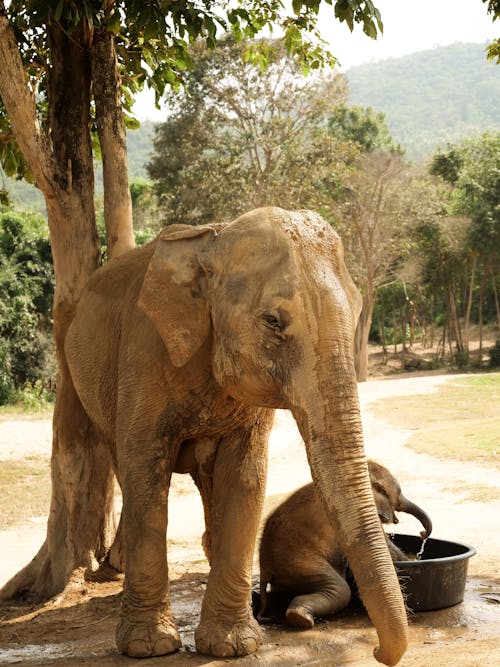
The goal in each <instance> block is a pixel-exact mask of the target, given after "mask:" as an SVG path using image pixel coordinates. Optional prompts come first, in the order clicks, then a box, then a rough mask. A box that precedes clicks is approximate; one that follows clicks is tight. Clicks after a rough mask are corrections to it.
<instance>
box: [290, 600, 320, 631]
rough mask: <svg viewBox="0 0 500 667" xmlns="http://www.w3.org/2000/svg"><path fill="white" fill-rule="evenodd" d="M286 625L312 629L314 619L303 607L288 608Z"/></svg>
mask: <svg viewBox="0 0 500 667" xmlns="http://www.w3.org/2000/svg"><path fill="white" fill-rule="evenodd" d="M286 624H287V625H291V626H292V627H293V628H302V629H303V630H309V629H311V628H313V627H314V617H313V615H312V614H311V612H310V611H309V609H306V608H305V607H302V606H297V607H289V608H288V609H287V610H286Z"/></svg>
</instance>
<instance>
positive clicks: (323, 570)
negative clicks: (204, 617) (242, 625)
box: [258, 460, 432, 628]
mask: <svg viewBox="0 0 500 667" xmlns="http://www.w3.org/2000/svg"><path fill="white" fill-rule="evenodd" d="M368 471H369V474H370V482H371V485H372V489H373V497H374V500H375V505H376V507H377V511H378V515H379V517H380V521H381V522H382V523H398V519H397V516H396V514H395V512H398V511H399V512H407V513H408V514H413V515H414V516H416V517H417V518H418V519H419V520H420V521H421V523H422V525H423V527H424V530H423V531H422V537H429V535H430V534H431V531H432V523H431V520H430V518H429V517H428V516H427V514H426V513H425V512H424V510H422V509H421V508H420V507H418V506H417V505H415V503H413V502H411V501H409V500H408V499H407V498H405V496H404V495H403V494H402V492H401V487H400V485H399V482H398V481H397V480H396V478H395V477H394V476H393V475H392V474H391V473H390V471H389V470H388V469H387V468H385V467H384V466H382V465H380V464H379V463H376V462H375V461H371V460H370V461H368ZM387 543H388V547H389V551H390V554H391V557H392V559H393V560H395V561H398V560H399V561H404V560H407V557H406V555H405V554H404V553H403V552H402V551H401V550H400V549H399V548H398V547H397V546H396V545H395V544H393V543H392V542H391V541H390V540H388V542H387ZM259 561H260V603H261V608H260V611H259V616H258V618H259V620H260V621H262V622H272V621H275V620H276V619H275V618H273V617H272V616H271V617H268V615H267V613H268V612H267V601H268V596H267V586H268V584H270V587H271V588H270V593H271V594H272V595H273V596H276V595H277V596H278V598H281V599H286V600H287V610H286V623H287V625H291V626H294V627H298V628H312V627H313V626H314V617H315V616H318V617H319V616H327V615H328V614H334V613H335V612H338V611H341V610H342V609H344V608H345V607H346V606H347V605H348V604H349V602H350V600H351V589H350V587H349V584H348V583H347V581H346V567H347V563H346V560H345V557H344V554H343V552H342V548H341V546H340V543H339V541H338V538H337V535H336V532H335V526H334V525H333V524H332V523H331V522H330V520H329V518H328V516H327V515H326V513H325V511H324V509H323V506H322V503H321V499H320V497H319V496H318V494H317V492H316V489H315V487H314V484H307V485H306V486H303V487H301V488H300V489H298V490H297V491H295V492H294V493H293V494H292V495H291V496H289V497H288V498H287V499H286V500H285V501H284V502H283V503H281V505H279V507H277V508H276V509H275V510H274V512H273V513H272V514H271V515H270V516H269V517H268V519H267V520H266V524H265V526H264V530H263V532H262V539H261V542H260V549H259ZM288 600H290V602H289V603H288Z"/></svg>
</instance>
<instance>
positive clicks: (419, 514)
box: [396, 495, 432, 540]
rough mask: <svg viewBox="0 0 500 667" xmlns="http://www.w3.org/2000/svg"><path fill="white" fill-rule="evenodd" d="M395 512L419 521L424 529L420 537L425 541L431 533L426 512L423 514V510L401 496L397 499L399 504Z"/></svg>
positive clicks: (430, 523) (429, 520) (429, 521)
mask: <svg viewBox="0 0 500 667" xmlns="http://www.w3.org/2000/svg"><path fill="white" fill-rule="evenodd" d="M396 510H397V511H398V512H405V513H406V514H411V515H412V516H414V517H415V518H417V519H418V520H419V521H420V523H421V524H422V526H423V527H424V530H423V531H422V532H421V533H420V536H421V538H422V539H423V540H425V539H427V538H428V537H429V535H430V534H431V533H432V521H431V519H430V517H429V515H428V514H427V513H426V512H424V510H423V509H422V508H421V507H419V506H418V505H416V504H415V503H414V502H412V501H411V500H408V498H405V497H404V496H403V495H401V496H400V497H399V503H398V506H397V507H396Z"/></svg>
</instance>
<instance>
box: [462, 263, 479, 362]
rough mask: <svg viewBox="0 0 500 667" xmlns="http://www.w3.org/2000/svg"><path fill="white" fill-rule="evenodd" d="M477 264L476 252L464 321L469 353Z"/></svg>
mask: <svg viewBox="0 0 500 667" xmlns="http://www.w3.org/2000/svg"><path fill="white" fill-rule="evenodd" d="M476 266H477V255H475V254H474V256H473V257H472V267H471V275H470V282H469V290H468V295H467V307H466V309H465V321H464V335H463V346H464V351H465V352H466V353H467V354H468V353H469V327H470V315H471V312H472V300H473V297H474V281H475V279H476Z"/></svg>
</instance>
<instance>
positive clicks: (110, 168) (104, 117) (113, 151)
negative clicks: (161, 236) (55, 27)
mask: <svg viewBox="0 0 500 667" xmlns="http://www.w3.org/2000/svg"><path fill="white" fill-rule="evenodd" d="M92 80H93V85H94V99H95V108H96V121H97V131H98V133H99V143H100V146H101V153H102V170H103V182H104V222H105V225H106V236H107V241H108V249H107V255H108V258H113V257H117V256H118V255H121V254H122V253H124V252H127V250H131V249H132V248H133V247H134V246H135V240H134V232H133V228H132V199H131V196H130V189H129V184H128V169H127V146H126V132H125V123H124V120H123V113H122V104H121V80H120V73H119V71H118V64H117V61H116V51H115V39H114V35H113V34H112V33H111V32H108V31H107V30H106V29H105V28H99V29H97V30H96V31H95V32H94V39H93V48H92Z"/></svg>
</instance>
